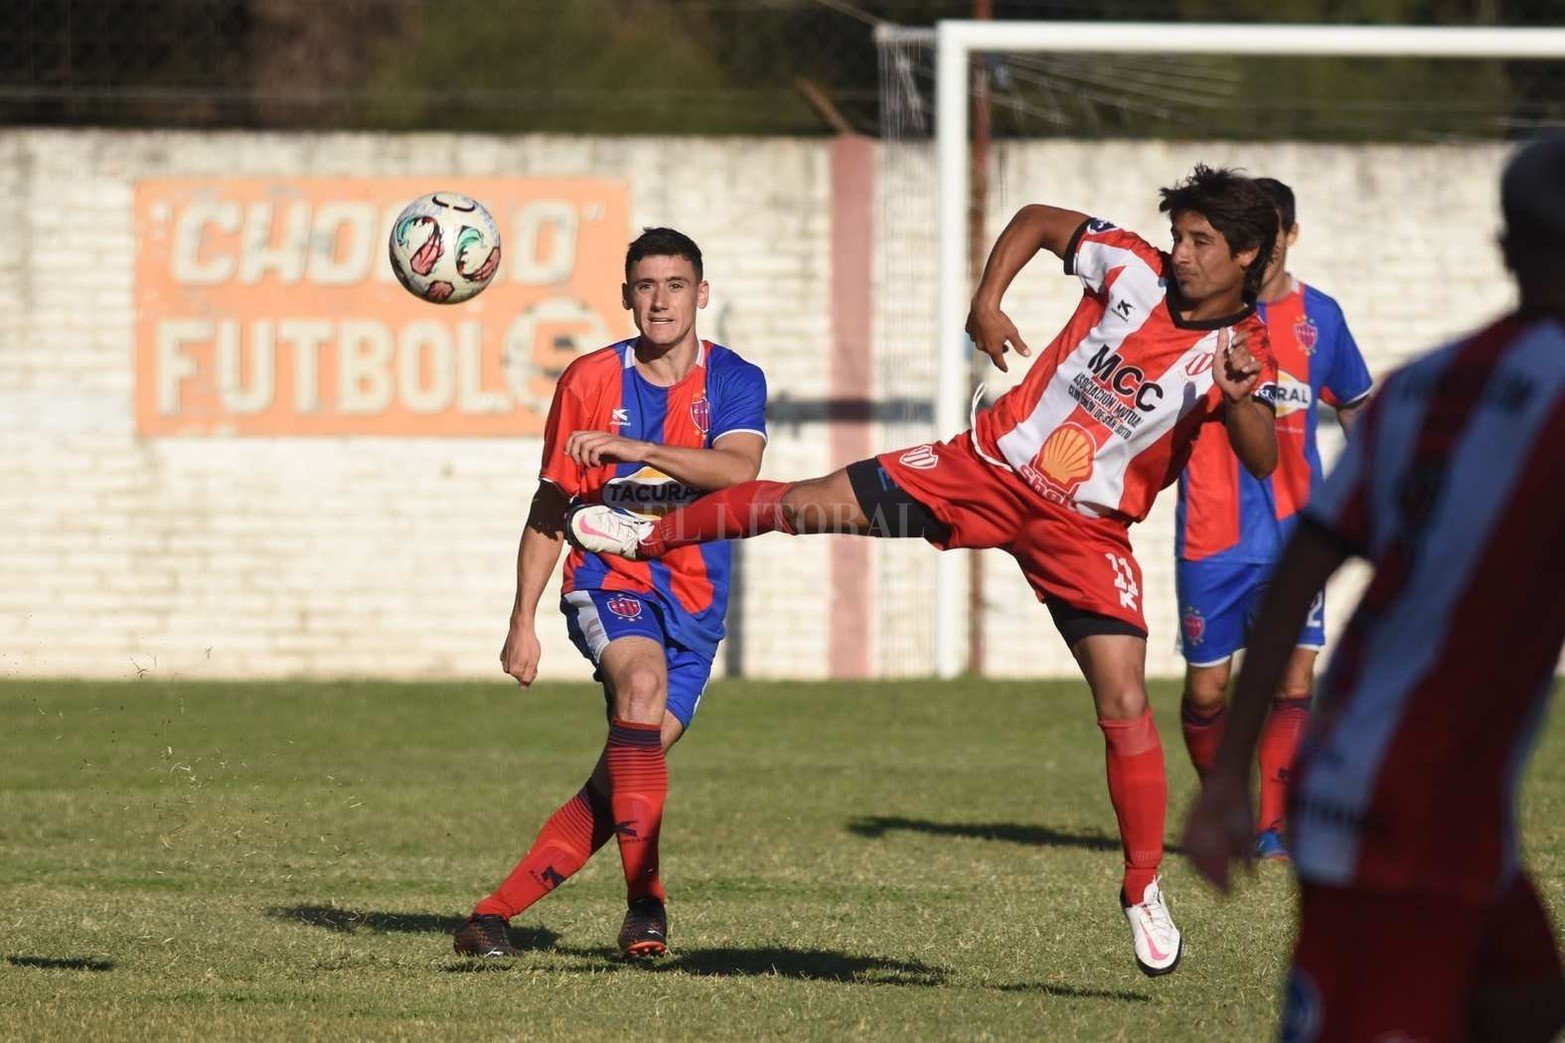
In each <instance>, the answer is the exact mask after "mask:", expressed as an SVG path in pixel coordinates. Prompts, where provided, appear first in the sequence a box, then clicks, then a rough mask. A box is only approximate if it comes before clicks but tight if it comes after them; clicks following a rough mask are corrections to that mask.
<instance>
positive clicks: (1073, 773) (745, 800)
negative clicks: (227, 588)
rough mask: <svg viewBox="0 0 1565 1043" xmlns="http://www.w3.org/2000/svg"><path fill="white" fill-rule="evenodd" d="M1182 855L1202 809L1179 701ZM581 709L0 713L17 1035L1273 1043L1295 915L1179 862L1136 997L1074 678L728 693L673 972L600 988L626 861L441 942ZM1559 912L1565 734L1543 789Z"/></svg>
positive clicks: (576, 772)
mask: <svg viewBox="0 0 1565 1043" xmlns="http://www.w3.org/2000/svg"><path fill="white" fill-rule="evenodd" d="M1157 708H1158V716H1159V720H1160V723H1161V726H1162V730H1163V735H1164V741H1165V743H1166V745H1167V749H1168V754H1169V756H1168V762H1169V767H1170V778H1171V788H1172V793H1173V800H1172V804H1173V807H1174V811H1175V814H1174V815H1173V816H1171V822H1170V831H1171V833H1172V832H1174V831H1176V830H1177V823H1178V819H1179V816H1180V815H1182V812H1183V809H1184V808H1185V807H1186V806H1187V805H1188V803H1189V800H1190V797H1191V794H1192V792H1193V786H1194V781H1193V776H1192V774H1191V772H1190V770H1189V768H1188V765H1187V763H1186V761H1185V759H1184V755H1183V750H1182V747H1181V746H1180V744H1179V738H1178V728H1177V718H1176V716H1175V712H1174V711H1175V704H1174V700H1173V691H1172V689H1171V688H1169V687H1166V686H1165V687H1164V688H1162V689H1161V690H1160V691H1159V692H1158V702H1157ZM602 731H603V726H602V713H601V700H600V698H599V697H598V696H597V695H596V693H595V692H593V691H592V690H589V689H586V688H583V687H580V686H566V685H555V686H544V687H542V688H540V689H539V690H537V691H535V692H534V693H531V694H529V695H527V696H525V697H522V696H519V695H517V694H516V692H515V691H514V690H513V689H509V688H507V687H504V686H501V685H498V684H496V685H385V684H305V683H296V684H267V685H260V684H256V685H213V684H172V683H152V682H139V683H126V684H85V683H83V684H61V683H48V684H46V683H23V682H11V683H6V684H3V685H0V959H3V962H0V1037H3V1038H6V1039H73V1040H74V1039H80V1038H84V1037H86V1038H136V1039H159V1040H176V1039H246V1040H267V1039H279V1040H281V1039H287V1040H296V1039H331V1040H344V1039H419V1038H433V1037H436V1036H439V1037H442V1038H450V1039H474V1040H478V1039H484V1040H498V1039H526V1040H585V1039H637V1040H653V1039H690V1040H719V1039H736V1040H749V1039H823V1040H824V1039H842V1038H866V1039H882V1038H885V1039H889V1038H914V1039H921V1040H926V1039H948V1038H949V1039H1033V1040H1076V1039H1079V1040H1138V1041H1139V1040H1145V1039H1149V1038H1154V1029H1155V1038H1158V1039H1160V1040H1186V1039H1188V1040H1198V1039H1199V1040H1214V1039H1215V1040H1254V1039H1263V1038H1267V1037H1268V1035H1269V1033H1270V1025H1271V1023H1272V1019H1273V1009H1274V1004H1275V995H1276V992H1277V986H1278V982H1279V979H1280V975H1281V971H1282V966H1283V958H1284V954H1285V951H1286V943H1287V934H1288V928H1289V920H1290V889H1289V885H1288V881H1287V877H1286V874H1285V873H1284V872H1281V871H1279V870H1277V869H1276V867H1266V868H1265V869H1264V870H1263V871H1262V872H1260V873H1259V875H1258V877H1257V878H1256V880H1255V881H1254V882H1252V883H1250V884H1248V885H1247V886H1246V888H1245V890H1244V893H1243V895H1242V897H1241V899H1240V900H1239V901H1238V902H1235V903H1230V904H1222V903H1219V902H1217V901H1216V900H1214V899H1213V898H1212V897H1211V896H1210V895H1209V894H1208V893H1206V892H1205V891H1204V890H1203V889H1202V888H1201V887H1200V886H1199V885H1198V884H1197V883H1196V882H1195V881H1194V879H1193V877H1192V874H1191V873H1190V871H1189V870H1188V869H1187V868H1186V867H1185V866H1184V865H1182V864H1181V862H1180V861H1179V859H1178V858H1177V857H1175V858H1171V859H1170V861H1169V863H1168V866H1167V869H1166V881H1167V884H1168V890H1169V893H1170V894H1171V897H1172V902H1173V909H1174V912H1175V915H1176V917H1177V918H1178V921H1179V923H1180V924H1181V926H1182V927H1183V928H1184V930H1185V931H1186V934H1187V937H1188V948H1187V952H1186V960H1185V963H1184V965H1183V966H1182V967H1181V969H1180V970H1179V971H1178V973H1176V974H1175V975H1173V976H1172V977H1170V978H1165V979H1162V980H1158V981H1150V980H1148V979H1145V978H1143V977H1142V976H1141V975H1140V974H1139V973H1138V972H1137V971H1136V970H1135V968H1134V965H1133V963H1132V960H1131V955H1130V948H1129V944H1128V932H1127V930H1126V928H1125V926H1124V922H1123V920H1122V919H1121V917H1120V915H1119V913H1118V911H1117V909H1116V907H1115V890H1116V887H1117V879H1118V868H1117V867H1118V863H1119V854H1118V845H1117V842H1116V841H1115V840H1114V839H1113V818H1112V814H1111V812H1110V809H1109V806H1108V798H1107V795H1106V793H1105V789H1104V783H1103V768H1102V760H1103V754H1102V743H1101V739H1100V738H1099V733H1098V731H1097V729H1096V727H1095V726H1094V724H1093V722H1092V714H1091V712H1090V709H1089V704H1088V702H1087V699H1086V697H1085V694H1084V693H1083V691H1082V690H1081V688H1080V686H1079V685H1075V684H1039V683H1031V684H991V683H952V684H936V683H927V682H920V683H916V684H856V685H848V684H755V683H740V682H730V683H727V684H723V685H719V686H716V687H714V689H713V692H712V693H711V694H710V695H709V696H708V698H707V701H706V703H705V704H704V706H703V709H702V717H701V719H700V720H699V721H698V722H697V726H696V728H695V729H694V730H693V731H692V732H691V734H690V736H689V737H688V738H687V739H686V741H685V742H683V743H682V744H681V745H680V746H679V747H678V748H677V749H676V751H675V753H674V755H673V758H672V762H671V776H672V785H673V789H672V796H671V803H670V811H669V814H668V821H667V828H666V830H665V839H664V844H663V852H664V867H665V878H666V880H667V882H668V885H669V891H670V917H671V933H672V938H673V942H674V951H675V953H676V955H674V956H673V957H672V958H670V959H668V960H666V961H664V962H663V963H662V964H660V965H657V966H656V967H654V968H642V967H626V966H623V965H621V964H619V963H617V962H616V961H614V960H613V959H612V958H611V953H612V946H613V939H614V934H615V932H616V930H617V928H618V925H619V917H620V914H621V912H622V909H623V904H622V903H623V899H622V894H623V892H622V886H623V885H622V883H621V880H620V872H619V865H618V858H617V855H616V854H615V852H614V851H613V848H612V845H611V847H610V848H608V849H606V850H605V851H604V852H603V853H602V854H600V856H599V857H598V858H597V859H595V860H594V861H593V862H592V863H590V864H589V865H588V866H587V868H586V869H585V870H584V871H583V872H582V873H581V874H580V875H579V876H578V877H577V878H576V879H575V880H573V881H571V882H570V883H569V884H568V885H566V886H565V887H563V888H562V889H561V890H560V891H558V892H556V893H555V894H554V895H552V896H550V897H549V898H548V899H546V900H545V901H544V902H543V903H541V904H539V905H538V906H535V907H534V908H533V909H531V910H529V911H528V912H527V913H526V914H524V915H523V916H522V917H520V918H518V920H517V921H516V923H515V924H514V925H513V934H514V935H515V937H516V940H517V941H518V943H519V944H521V945H523V946H524V947H525V948H526V949H528V950H529V951H528V952H527V953H526V954H525V955H524V956H523V957H522V958H520V959H518V960H515V961H508V962H503V963H500V964H473V963H469V962H467V961H464V960H460V959H458V958H456V957H454V956H453V955H452V954H451V951H450V939H449V937H448V932H449V930H450V928H451V926H452V925H453V924H454V923H455V922H456V920H457V919H458V918H459V917H460V916H461V915H462V914H464V913H465V912H466V911H467V909H468V908H469V907H470V906H471V904H472V902H473V901H474V900H475V899H476V898H478V897H479V896H481V895H482V894H484V893H485V892H486V891H487V890H488V889H489V888H490V887H491V886H492V885H493V884H494V883H495V882H496V881H497V880H498V879H499V878H500V877H501V876H502V875H503V874H504V873H505V872H506V871H507V870H509V868H510V866H511V865H512V863H513V862H514V860H515V859H516V858H517V857H518V856H519V855H520V853H521V852H522V851H523V850H524V849H525V847H526V846H527V844H528V843H529V842H530V841H531V839H532V836H533V833H534V831H535V830H536V828H537V826H538V825H539V823H540V822H541V821H542V818H543V817H544V816H545V815H546V814H547V813H548V812H549V811H550V810H551V809H553V808H554V807H555V806H556V805H557V804H558V803H559V802H560V801H561V800H562V799H564V798H565V797H566V796H568V795H569V794H570V793H572V792H574V791H575V789H576V788H577V786H578V785H579V784H580V782H581V780H582V778H583V776H584V773H585V772H586V770H587V769H588V768H589V767H590V766H591V764H592V761H593V759H594V758H595V756H596V754H597V752H598V748H599V746H600V744H601V741H602ZM1526 828H1527V835H1528V838H1529V841H1530V850H1531V858H1532V862H1533V865H1534V867H1535V868H1536V869H1537V870H1538V876H1539V879H1540V881H1541V882H1542V884H1543V886H1544V888H1545V890H1546V892H1547V893H1548V897H1549V898H1550V899H1551V900H1552V902H1553V903H1554V905H1555V906H1556V907H1561V906H1562V904H1565V872H1562V871H1565V727H1562V726H1560V724H1559V722H1558V721H1555V722H1554V723H1553V726H1552V727H1551V728H1550V730H1549V732H1548V735H1547V737H1546V739H1545V742H1544V746H1543V749H1542V750H1540V752H1539V755H1538V757H1537V758H1536V762H1535V767H1534V769H1533V773H1532V776H1531V778H1530V782H1529V789H1528V799H1527V816H1526Z"/></svg>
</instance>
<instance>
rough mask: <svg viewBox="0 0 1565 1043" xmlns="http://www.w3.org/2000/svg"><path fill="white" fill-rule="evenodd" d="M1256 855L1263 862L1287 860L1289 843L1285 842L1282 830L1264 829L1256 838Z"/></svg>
mask: <svg viewBox="0 0 1565 1043" xmlns="http://www.w3.org/2000/svg"><path fill="white" fill-rule="evenodd" d="M1255 857H1256V858H1258V859H1260V860H1261V861H1262V862H1287V861H1289V857H1288V845H1287V844H1285V843H1283V839H1282V831H1281V830H1276V829H1267V830H1262V831H1261V834H1260V835H1259V836H1257V837H1256V838H1255Z"/></svg>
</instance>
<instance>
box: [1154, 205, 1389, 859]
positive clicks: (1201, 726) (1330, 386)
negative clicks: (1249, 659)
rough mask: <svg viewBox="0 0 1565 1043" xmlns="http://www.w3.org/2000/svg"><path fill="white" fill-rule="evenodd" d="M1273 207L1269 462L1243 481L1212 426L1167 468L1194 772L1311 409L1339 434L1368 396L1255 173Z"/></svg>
mask: <svg viewBox="0 0 1565 1043" xmlns="http://www.w3.org/2000/svg"><path fill="white" fill-rule="evenodd" d="M1255 180H1256V184H1258V185H1260V186H1261V187H1262V188H1263V189H1265V190H1266V193H1267V195H1269V196H1270V197H1271V200H1272V203H1273V204H1274V205H1275V206H1276V207H1277V219H1278V224H1279V225H1280V231H1279V233H1278V236H1277V249H1276V250H1275V252H1273V254H1272V259H1271V263H1270V264H1268V265H1267V268H1266V279H1265V281H1264V282H1263V283H1262V284H1261V292H1260V312H1261V318H1263V319H1264V320H1265V321H1266V335H1267V340H1268V342H1269V343H1270V345H1271V350H1272V356H1273V357H1274V358H1275V359H1276V360H1277V374H1278V376H1277V469H1276V470H1275V471H1273V472H1272V473H1271V475H1270V476H1268V477H1266V478H1256V477H1254V476H1253V475H1251V474H1250V473H1249V472H1248V471H1246V470H1245V469H1244V468H1242V467H1240V466H1239V461H1238V460H1237V459H1236V458H1235V457H1234V454H1233V449H1232V448H1231V447H1230V446H1229V444H1228V438H1227V436H1226V435H1225V434H1224V432H1223V431H1222V429H1220V428H1214V429H1212V430H1211V431H1208V432H1205V433H1204V434H1203V435H1202V436H1201V438H1200V440H1199V441H1197V442H1196V446H1195V450H1194V451H1193V452H1191V454H1190V464H1189V466H1187V467H1186V468H1185V472H1184V474H1182V475H1180V476H1179V510H1178V514H1177V521H1176V524H1175V543H1176V547H1175V554H1176V555H1177V562H1176V566H1175V573H1174V574H1175V586H1176V589H1177V590H1178V596H1179V620H1180V642H1179V649H1180V651H1181V652H1182V653H1183V655H1184V657H1185V664H1186V665H1185V693H1184V699H1183V700H1182V701H1181V704H1180V717H1181V724H1182V725H1183V730H1184V737H1185V749H1186V750H1188V751H1189V753H1190V760H1191V761H1192V763H1194V764H1195V769H1196V772H1197V774H1199V775H1201V776H1203V777H1204V776H1205V775H1206V773H1207V771H1208V770H1210V769H1211V767H1212V759H1213V758H1214V757H1215V756H1216V755H1217V744H1218V742H1219V741H1220V740H1221V739H1222V735H1223V720H1224V718H1225V716H1226V715H1227V709H1228V679H1229V673H1230V667H1231V665H1232V661H1233V656H1234V653H1235V652H1238V651H1239V650H1240V649H1242V648H1243V647H1244V632H1245V629H1246V628H1247V627H1248V626H1249V623H1250V620H1251V619H1253V618H1254V616H1255V610H1256V608H1257V607H1258V606H1259V604H1260V598H1261V594H1262V592H1263V591H1265V589H1266V581H1267V579H1268V578H1269V577H1270V575H1271V571H1272V568H1273V567H1274V566H1275V565H1276V564H1277V558H1278V556H1279V555H1280V554H1281V553H1282V547H1283V544H1284V543H1285V542H1286V540H1287V534H1288V532H1289V530H1291V529H1292V527H1293V520H1294V518H1295V517H1296V515H1297V512H1298V510H1299V508H1300V507H1302V506H1303V505H1304V504H1305V503H1307V502H1308V501H1309V498H1310V494H1311V492H1313V490H1314V489H1316V488H1317V487H1318V486H1319V485H1320V476H1321V466H1320V451H1319V449H1317V448H1316V445H1315V420H1316V412H1315V404H1316V403H1317V402H1318V401H1325V402H1327V403H1329V404H1330V405H1332V406H1333V407H1335V409H1336V411H1337V420H1338V422H1339V423H1340V424H1341V425H1342V429H1343V430H1344V431H1346V430H1349V429H1350V428H1351V427H1352V425H1353V420H1354V417H1355V416H1357V414H1358V412H1359V410H1360V409H1362V408H1363V406H1364V403H1365V402H1367V401H1368V400H1369V391H1370V385H1371V383H1372V381H1371V380H1370V376H1369V369H1368V368H1367V367H1366V366H1365V365H1364V357H1363V355H1361V354H1359V348H1358V344H1357V343H1355V342H1354V340H1353V334H1352V333H1350V332H1349V331H1348V324H1347V320H1345V319H1344V318H1343V317H1342V309H1341V308H1340V307H1339V306H1338V304H1337V302H1336V301H1334V300H1332V299H1331V298H1330V297H1328V296H1326V295H1325V294H1324V293H1321V292H1320V291H1319V290H1317V289H1316V288H1315V287H1313V286H1306V285H1305V284H1304V283H1302V282H1300V281H1299V280H1298V279H1296V278H1294V276H1293V273H1291V272H1289V271H1288V249H1289V247H1291V246H1292V245H1293V244H1294V243H1295V242H1297V241H1298V238H1299V225H1298V221H1297V214H1296V209H1295V203H1294V198H1293V190H1292V189H1290V188H1289V187H1288V186H1287V185H1285V184H1283V183H1282V182H1281V181H1277V180H1275V179H1273V178H1265V177H1262V178H1256V179H1255ZM1324 613H1325V602H1324V599H1323V598H1316V599H1315V604H1314V605H1313V606H1312V607H1311V609H1310V615H1309V619H1308V621H1307V622H1306V623H1305V626H1304V630H1303V632H1302V633H1301V634H1300V635H1299V640H1298V644H1297V646H1296V647H1295V648H1294V651H1293V657H1292V658H1291V659H1290V660H1289V661H1288V671H1287V673H1286V674H1285V675H1284V676H1283V681H1282V685H1281V686H1280V687H1279V688H1278V689H1277V701H1276V703H1275V705H1273V707H1272V712H1271V716H1270V717H1268V718H1267V720H1266V729H1265V731H1263V732H1262V733H1261V750H1260V765H1261V807H1260V819H1259V823H1258V827H1259V828H1258V833H1259V835H1258V837H1257V839H1256V854H1257V855H1259V856H1260V857H1262V858H1271V859H1285V858H1286V857H1287V848H1286V847H1285V846H1284V843H1283V812H1284V808H1285V807H1286V803H1287V785H1288V778H1289V776H1290V774H1291V772H1292V769H1293V758H1294V753H1295V752H1296V751H1297V749H1298V746H1299V738H1300V736H1302V735H1303V734H1304V729H1305V726H1306V725H1307V724H1308V723H1309V715H1310V688H1311V687H1312V685H1313V683H1314V677H1315V657H1316V655H1317V654H1319V652H1320V649H1321V646H1323V645H1324V644H1325V643H1326V631H1325V621H1324V618H1323V617H1324Z"/></svg>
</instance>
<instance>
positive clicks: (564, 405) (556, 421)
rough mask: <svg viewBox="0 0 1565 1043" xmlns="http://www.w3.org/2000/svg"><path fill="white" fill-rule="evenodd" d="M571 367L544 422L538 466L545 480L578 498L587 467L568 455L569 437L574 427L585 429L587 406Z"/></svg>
mask: <svg viewBox="0 0 1565 1043" xmlns="http://www.w3.org/2000/svg"><path fill="white" fill-rule="evenodd" d="M569 376H570V374H569V371H567V372H566V375H565V376H562V377H561V378H560V382H559V383H558V384H557V385H555V389H554V401H553V402H551V403H549V418H548V419H547V420H546V421H544V426H543V463H542V464H541V465H540V466H539V468H538V478H539V480H541V481H545V482H549V483H550V484H552V485H557V486H559V488H560V491H561V492H563V493H565V495H566V496H568V497H570V498H572V499H575V498H576V497H577V496H579V495H581V491H582V478H583V475H584V472H585V469H584V468H583V467H582V466H581V465H580V464H578V463H577V462H576V461H575V460H572V459H571V458H570V457H569V456H566V455H565V441H566V439H568V438H569V437H570V436H571V432H573V431H583V430H586V429H588V428H589V427H590V426H591V425H590V424H588V423H587V420H588V417H587V407H586V403H584V402H583V401H582V399H581V396H580V395H579V394H578V393H577V392H576V390H575V389H574V388H572V387H571V386H570V383H569Z"/></svg>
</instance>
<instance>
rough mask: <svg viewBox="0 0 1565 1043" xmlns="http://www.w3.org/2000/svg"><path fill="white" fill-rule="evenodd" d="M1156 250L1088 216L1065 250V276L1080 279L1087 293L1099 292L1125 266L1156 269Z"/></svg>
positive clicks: (1135, 236)
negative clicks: (1136, 265)
mask: <svg viewBox="0 0 1565 1043" xmlns="http://www.w3.org/2000/svg"><path fill="white" fill-rule="evenodd" d="M1157 261H1158V252H1157V248H1156V247H1154V246H1153V245H1152V244H1151V243H1149V242H1147V241H1146V240H1145V239H1143V238H1141V237H1140V236H1139V235H1137V234H1136V233H1134V232H1127V231H1125V230H1124V229H1123V228H1117V227H1115V226H1114V225H1112V224H1110V223H1109V222H1107V221H1101V220H1099V219H1098V218H1095V217H1089V218H1088V219H1087V220H1085V221H1083V222H1082V223H1081V225H1080V227H1078V228H1077V229H1076V231H1075V233H1074V234H1072V235H1071V238H1070V242H1069V243H1068V244H1067V245H1066V247H1065V274H1066V275H1074V276H1076V277H1077V278H1079V279H1080V280H1081V284H1082V286H1083V287H1084V288H1085V289H1086V290H1087V291H1088V292H1089V293H1102V292H1103V289H1104V287H1105V286H1107V285H1108V282H1109V275H1110V274H1111V273H1112V272H1114V271H1115V270H1117V269H1120V268H1123V267H1125V266H1126V265H1128V264H1141V265H1144V266H1146V267H1147V268H1149V269H1152V270H1154V271H1156V270H1157V268H1158V263H1157Z"/></svg>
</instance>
